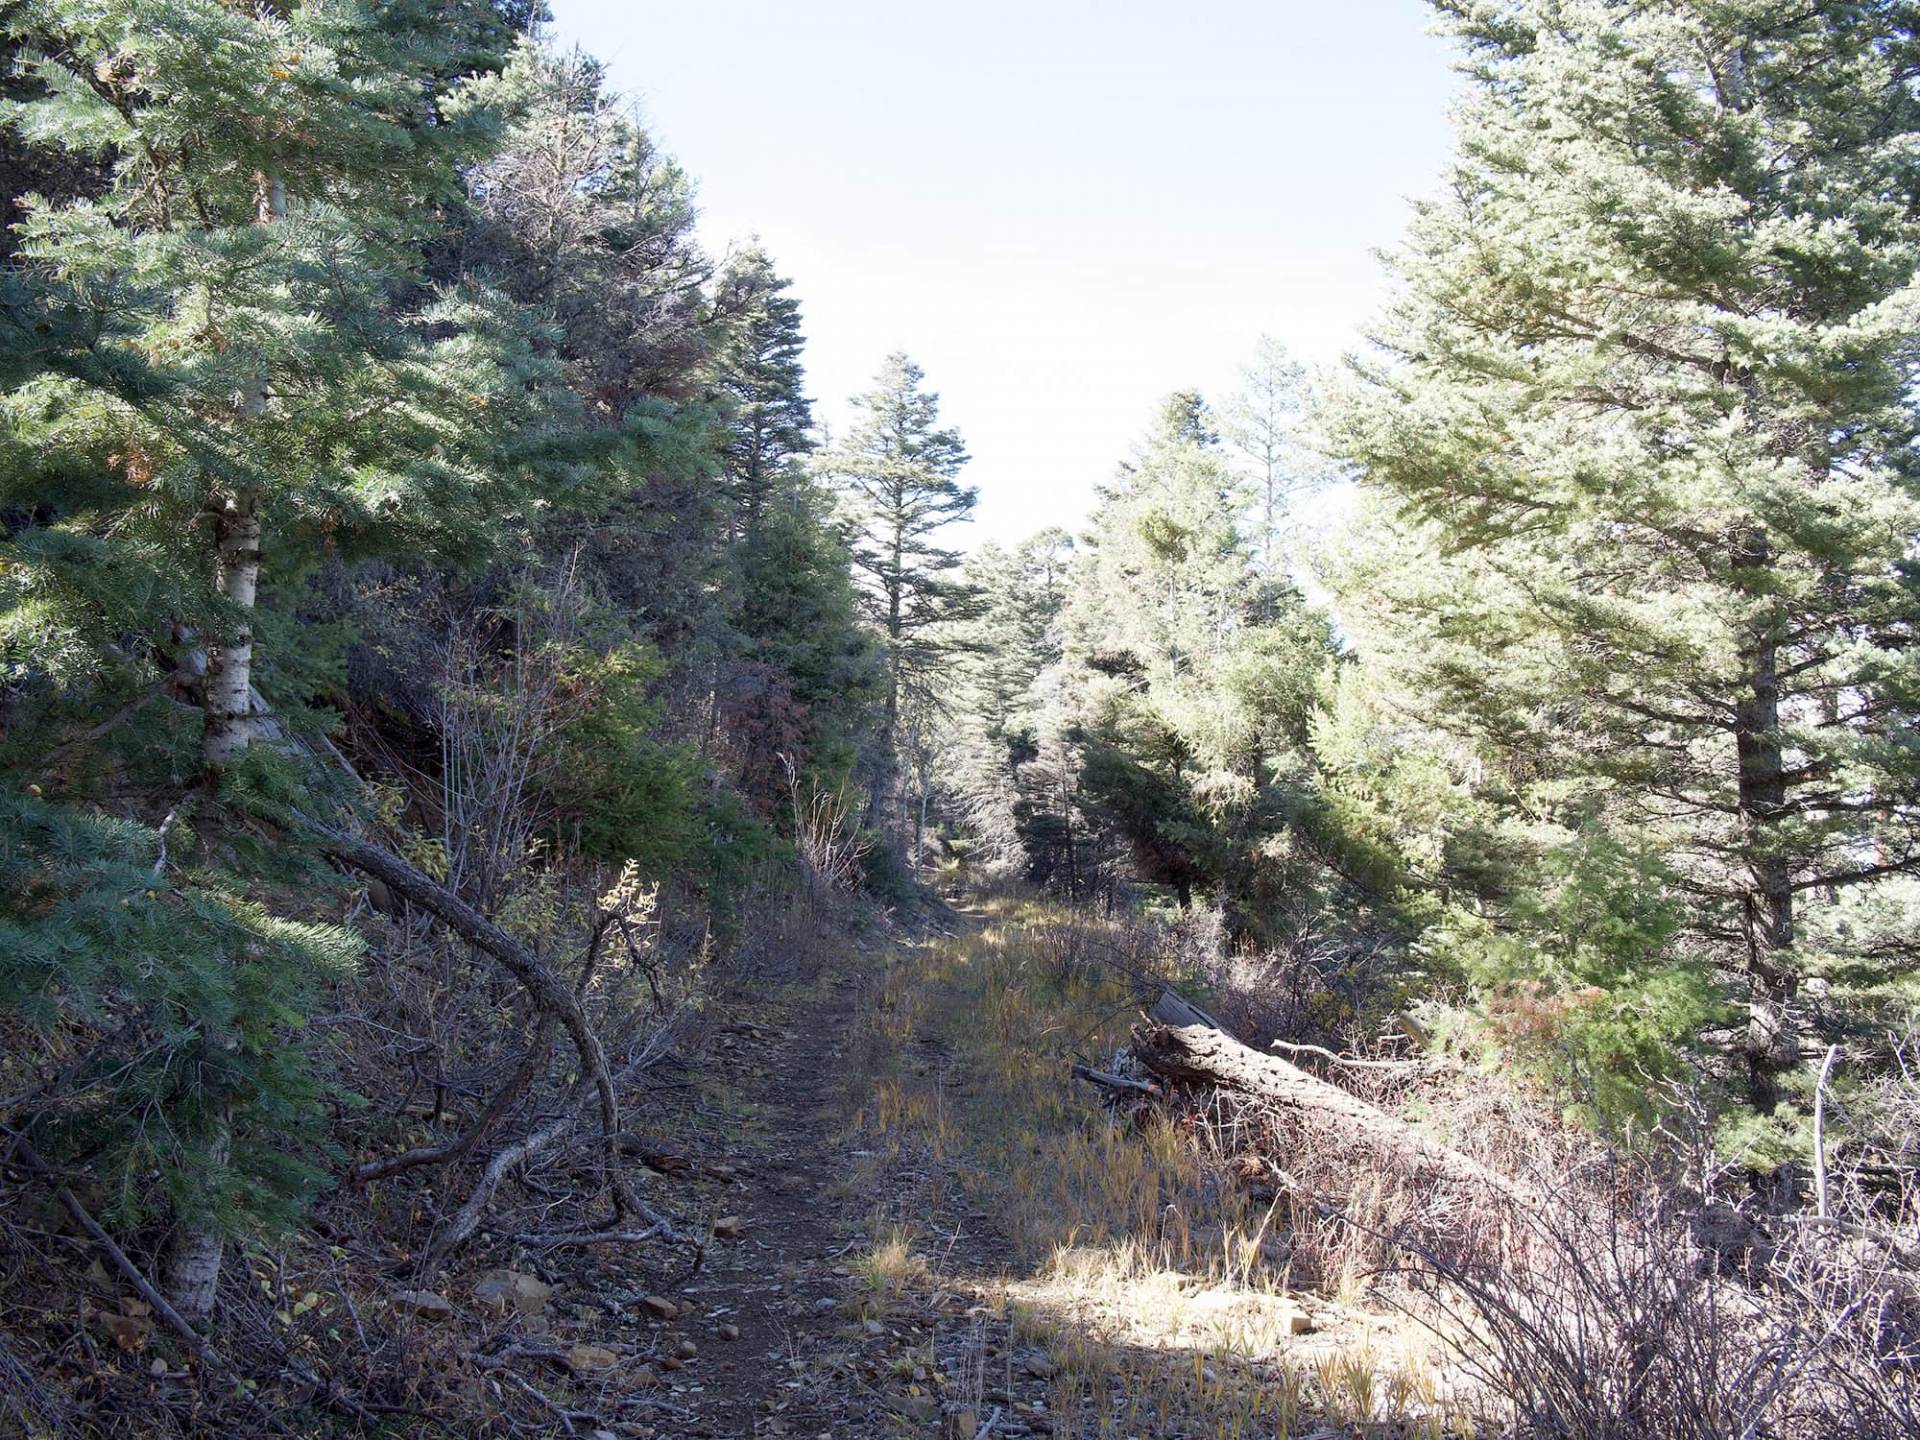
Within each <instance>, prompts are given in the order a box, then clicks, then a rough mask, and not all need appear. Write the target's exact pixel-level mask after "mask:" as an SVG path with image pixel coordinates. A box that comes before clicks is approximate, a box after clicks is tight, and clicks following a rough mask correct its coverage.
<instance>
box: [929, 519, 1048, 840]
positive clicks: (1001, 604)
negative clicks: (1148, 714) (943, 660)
mask: <svg viewBox="0 0 1920 1440" xmlns="http://www.w3.org/2000/svg"><path fill="white" fill-rule="evenodd" d="M1072 556H1073V541H1072V539H1071V538H1070V537H1069V536H1068V535H1067V533H1066V532H1065V531H1064V530H1059V529H1047V530H1042V531H1040V532H1039V533H1038V534H1035V535H1032V536H1030V537H1028V538H1027V539H1026V540H1023V541H1022V542H1020V544H1019V545H1017V546H1015V547H1014V548H1013V549H1012V550H1007V549H1005V548H1003V547H1001V546H1000V545H997V544H994V543H991V542H990V543H988V544H985V545H982V546H981V547H980V548H979V549H978V550H976V551H974V552H973V553H972V554H971V555H969V556H968V557H967V562H966V570H965V581H966V584H967V585H968V586H969V587H970V588H971V589H972V591H973V592H974V593H975V594H976V595H978V596H979V597H980V607H979V613H978V614H977V615H975V616H973V617H972V618H970V619H968V620H965V621H963V622H961V623H960V624H959V625H958V626H957V627H956V630H957V638H958V639H959V641H960V652H961V653H960V655H959V657H958V664H957V665H956V667H955V670H956V673H955V677H954V679H955V683H954V685H953V687H952V691H953V694H954V697H955V699H954V705H953V711H954V713H953V715H952V718H951V720H950V721H949V723H948V724H947V725H946V726H945V727H944V730H943V734H942V736H941V739H940V742H939V748H940V750H941V755H940V760H939V770H940V775H941V782H940V788H941V789H942V791H943V792H944V793H945V794H946V795H947V796H948V797H950V799H951V802H952V804H953V806H954V809H955V812H956V813H955V818H956V820H957V822H958V824H959V826H960V828H961V829H962V830H963V831H964V832H965V835H966V838H967V841H968V843H969V847H970V848H969V859H971V860H973V861H975V862H976V863H977V866H978V868H979V870H980V871H981V872H982V873H983V874H984V875H988V876H992V875H997V874H998V875H1003V874H1008V873H1016V874H1017V873H1020V872H1022V871H1026V872H1029V873H1031V872H1032V871H1033V870H1034V869H1035V866H1034V864H1033V861H1032V858H1031V857H1030V855H1029V853H1028V839H1027V835H1026V833H1025V832H1026V821H1027V817H1028V816H1029V815H1030V814H1032V813H1034V812H1035V808H1036V805H1037V806H1039V807H1040V808H1044V807H1045V806H1046V803H1047V801H1046V797H1045V796H1038V797H1036V796H1035V795H1033V794H1031V793H1030V790H1031V785H1030V783H1029V779H1028V777H1027V776H1026V774H1025V773H1024V771H1025V767H1026V766H1027V765H1028V764H1029V763H1030V762H1031V761H1033V760H1034V759H1037V758H1038V755H1039V746H1038V724H1039V717H1038V714H1037V707H1038V704H1039V697H1038V695H1037V694H1036V687H1037V685H1038V682H1039V679H1040V676H1041V674H1042V673H1043V672H1044V671H1046V670H1047V669H1048V668H1049V667H1051V666H1053V665H1055V664H1057V663H1058V662H1059V660H1060V630H1059V618H1060V612H1061V609H1062V607H1063V606H1064V605H1065V603H1066V598H1067V584H1068V576H1069V574H1070V573H1071V567H1072Z"/></svg>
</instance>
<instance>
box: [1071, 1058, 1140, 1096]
mask: <svg viewBox="0 0 1920 1440" xmlns="http://www.w3.org/2000/svg"><path fill="white" fill-rule="evenodd" d="M1073 1078H1074V1079H1076V1080H1085V1081H1086V1082H1087V1083H1088V1084H1090V1085H1098V1086H1099V1087H1100V1088H1101V1089H1103V1090H1124V1091H1130V1092H1132V1093H1134V1094H1138V1095H1152V1094H1154V1093H1156V1092H1157V1091H1158V1089H1159V1087H1158V1086H1156V1085H1154V1084H1153V1083H1152V1082H1151V1081H1148V1080H1131V1079H1129V1078H1128V1077H1126V1076H1125V1075H1114V1074H1110V1073H1109V1072H1107V1071H1105V1070H1096V1069H1094V1068H1093V1067H1092V1066H1091V1065H1080V1064H1076V1065H1075V1066H1074V1067H1073Z"/></svg>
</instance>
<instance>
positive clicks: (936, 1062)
mask: <svg viewBox="0 0 1920 1440" xmlns="http://www.w3.org/2000/svg"><path fill="white" fill-rule="evenodd" d="M982 919H983V923H981V924H980V925H978V926H977V927H976V928H974V929H972V930H971V931H970V932H969V933H965V934H962V935H961V936H959V937H958V938H955V939H952V940H943V941H938V942H934V943H930V944H928V945H925V946H923V947H920V948H919V949H917V950H909V951H905V952H903V953H902V954H900V955H899V956H897V957H896V959H895V960H894V961H893V968H892V969H891V970H890V971H889V972H888V973H887V974H885V975H884V976H883V977H881V979H880V981H879V983H878V985H877V988H876V991H875V994H874V1004H873V1006H872V1010H871V1013H870V1015H869V1017H868V1022H867V1025H866V1028H865V1032H864V1033H863V1034H862V1035H860V1036H858V1037H856V1039H855V1043H854V1044H853V1046H852V1055H853V1057H854V1062H855V1063H854V1068H853V1072H852V1073H851V1074H850V1075H849V1077H848V1085H847V1090H846V1096H847V1102H846V1117H845V1118H846V1126H847V1131H848V1135H849V1138H850V1139H852V1140H854V1141H856V1142H857V1147H856V1148H858V1149H861V1150H865V1151H867V1152H869V1158H868V1160H867V1161H866V1162H865V1163H866V1164H867V1165H868V1166H870V1167H873V1170H872V1172H871V1173H877V1171H878V1170H879V1169H880V1168H881V1167H884V1166H886V1165H888V1164H891V1163H893V1162H894V1161H895V1160H896V1159H897V1158H898V1157H899V1156H900V1155H901V1154H902V1153H903V1152H911V1153H912V1154H914V1155H915V1156H917V1157H922V1158H924V1159H925V1160H927V1161H929V1162H932V1163H931V1164H930V1166H929V1168H930V1169H931V1170H932V1172H933V1173H935V1174H945V1173H949V1172H950V1173H952V1174H954V1175H957V1176H960V1177H962V1184H963V1188H964V1189H965V1191H966V1198H967V1201H968V1202H969V1203H970V1204H971V1205H972V1206H974V1207H976V1208H978V1209H980V1210H983V1211H985V1212H987V1213H988V1214H990V1215H991V1216H992V1217H993V1220H994V1223H995V1224H996V1225H997V1226H998V1228H999V1229H1000V1230H1001V1231H1002V1232H1004V1233H1005V1235H1006V1236H1007V1238H1008V1239H1009V1240H1010V1241H1011V1242H1012V1248H1013V1251H1014V1254H1015V1256H1016V1257H1017V1260H1018V1264H1017V1265H1016V1266H1015V1268H1014V1270H1013V1272H1012V1273H1010V1274H1008V1275H1005V1276H1002V1277H995V1278H988V1277H977V1276H975V1277H962V1276H953V1275H942V1274H939V1273H938V1272H937V1269H936V1267H934V1266H933V1265H932V1264H931V1263H930V1262H929V1261H928V1260H926V1259H925V1258H923V1257H922V1255H921V1254H920V1253H919V1252H918V1251H917V1250H916V1248H915V1242H916V1237H915V1236H914V1234H913V1233H912V1230H911V1226H910V1223H896V1224H895V1225H894V1227H893V1228H890V1229H883V1228H880V1227H876V1229H875V1231H874V1233H875V1235H876V1236H877V1237H879V1238H877V1239H876V1241H875V1242H874V1244H873V1246H872V1247H871V1249H870V1250H869V1251H868V1253H867V1254H866V1255H865V1256H863V1257H862V1258H861V1260H860V1263H859V1267H858V1269H857V1271H856V1274H857V1276H858V1277H859V1279H860V1282H861V1283H860V1285H859V1294H860V1298H859V1301H858V1303H859V1304H861V1305H862V1306H863V1307H865V1308H866V1311H867V1312H871V1311H874V1310H878V1309H883V1308H884V1307H885V1305H886V1304H887V1303H888V1302H889V1301H890V1299H891V1298H892V1297H894V1296H897V1295H899V1294H901V1293H903V1292H906V1291H911V1290H913V1289H915V1288H916V1287H922V1286H924V1287H928V1288H931V1287H934V1286H936V1285H937V1286H944V1287H949V1288H952V1287H955V1286H961V1285H965V1284H967V1283H969V1281H971V1283H972V1285H973V1287H974V1288H975V1289H976V1291H977V1292H978V1293H979V1296H980V1298H981V1299H982V1300H983V1301H985V1302H986V1304H985V1309H984V1311H983V1313H984V1314H986V1315H988V1316H990V1317H992V1318H991V1319H990V1320H983V1321H981V1322H980V1323H982V1324H989V1323H992V1324H999V1323H1004V1324H1006V1325H1007V1326H1009V1327H1010V1328H1011V1332H1012V1336H1011V1338H1012V1339H1013V1341H1014V1342H1015V1343H1016V1344H1017V1345H1019V1346H1024V1347H1031V1348H1032V1349H1034V1350H1037V1351H1040V1352H1044V1354H1045V1356H1046V1364H1045V1365H1044V1366H1042V1367H1040V1368H1041V1369H1042V1370H1043V1371H1044V1370H1049V1369H1050V1371H1051V1374H1050V1375H1049V1376H1048V1377H1047V1378H1048V1379H1049V1381H1050V1389H1051V1395H1050V1402H1049V1411H1050V1414H1051V1418H1052V1424H1053V1433H1054V1434H1056V1435H1060V1436H1068V1435H1073V1436H1079V1435H1087V1436H1104V1435H1113V1436H1124V1435H1149V1434H1176V1433H1177V1434H1190V1435H1203V1436H1221V1437H1228V1436H1253V1435H1256V1434H1257V1435H1261V1436H1272V1435H1281V1436H1291V1435H1299V1434H1306V1433H1309V1432H1311V1431H1312V1430H1313V1429H1315V1428H1316V1427H1318V1428H1321V1429H1323V1430H1324V1429H1325V1428H1326V1427H1328V1426H1333V1427H1335V1428H1336V1433H1345V1434H1353V1435H1362V1434H1386V1433H1390V1432H1389V1431H1388V1430H1387V1429H1386V1428H1385V1425H1386V1423H1387V1422H1389V1421H1392V1422H1396V1423H1397V1424H1398V1425H1399V1427H1400V1428H1399V1429H1398V1430H1396V1431H1393V1432H1391V1433H1402V1434H1409V1435H1430V1436H1433V1437H1436V1440H1437V1437H1440V1436H1442V1435H1458V1434H1462V1433H1466V1431H1467V1429H1468V1427H1469V1425H1470V1422H1469V1421H1468V1420H1467V1419H1466V1418H1465V1417H1464V1416H1461V1415H1455V1414H1453V1413H1451V1412H1450V1410H1449V1408H1448V1405H1447V1401H1446V1397H1445V1396H1444V1395H1443V1393H1442V1391H1443V1386H1442V1385H1441V1383H1440V1380H1439V1378H1438V1375H1437V1371H1436V1367H1435V1362H1434V1359H1433V1356H1432V1353H1431V1350H1430V1347H1429V1346H1428V1345H1427V1343H1426V1342H1425V1340H1424V1338H1423V1337H1422V1336H1420V1335H1419V1334H1418V1333H1409V1332H1408V1330H1407V1328H1406V1327H1405V1326H1396V1325H1392V1324H1390V1323H1386V1322H1384V1321H1383V1320H1381V1319H1380V1318H1379V1317H1373V1318H1369V1317H1366V1316H1355V1315H1350V1314H1346V1313H1344V1311H1343V1309H1342V1307H1343V1306H1345V1307H1353V1306H1357V1305H1359V1304H1360V1303H1361V1302H1363V1301H1364V1299H1365V1290H1366V1283H1365V1276H1364V1273H1363V1269H1362V1267H1361V1266H1360V1265H1359V1264H1358V1262H1357V1261H1356V1262H1355V1263H1354V1264H1352V1265H1351V1266H1350V1267H1349V1268H1348V1270H1347V1272H1346V1273H1345V1274H1343V1275H1342V1276H1341V1277H1340V1285H1339V1287H1338V1288H1339V1290H1340V1292H1341V1293H1340V1295H1339V1296H1338V1297H1337V1302H1336V1300H1334V1299H1332V1298H1329V1297H1303V1296H1300V1295H1297V1294H1295V1293H1294V1292H1293V1290H1292V1287H1291V1277H1290V1275H1289V1273H1288V1267H1287V1262H1286V1253H1287V1252H1286V1249H1285V1246H1284V1244H1281V1243H1279V1242H1280V1239H1281V1237H1280V1236H1279V1235H1278V1234H1276V1228H1277V1227H1276V1217H1275V1215H1274V1214H1273V1213H1272V1208H1271V1207H1269V1206H1266V1205H1258V1204H1250V1203H1249V1202H1248V1201H1247V1199H1246V1197H1245V1192H1244V1190H1243V1189H1242V1188H1241V1187H1239V1186H1238V1185H1235V1184H1233V1183H1231V1182H1230V1181H1229V1180H1228V1179H1227V1178H1226V1177H1224V1176H1223V1175H1221V1174H1219V1173H1217V1171H1216V1168H1215V1167H1214V1166H1213V1165H1212V1164H1211V1163H1210V1162H1209V1160H1208V1157H1207V1155H1206V1152H1205V1149H1204V1147H1203V1146H1202V1145H1200V1144H1199V1143H1197V1140H1196V1137H1195V1136H1194V1135H1193V1134H1191V1133H1189V1132H1188V1131H1187V1130H1184V1129H1183V1128H1182V1127H1181V1126H1180V1125H1178V1124H1176V1123H1169V1122H1168V1121H1166V1120H1165V1119H1163V1118H1158V1117H1152V1118H1148V1119H1146V1120H1144V1121H1143V1123H1141V1124H1139V1125H1130V1124H1121V1123H1115V1122H1114V1121H1112V1120H1110V1119H1109V1118H1108V1117H1107V1116H1106V1115H1105V1113H1104V1112H1103V1111H1102V1110H1101V1107H1100V1106H1099V1104H1098V1103H1097V1100H1096V1099H1095V1097H1094V1096H1093V1095H1092V1094H1091V1093H1090V1092H1089V1091H1086V1090H1084V1089H1078V1088H1070V1086H1069V1082H1068V1080H1067V1075H1068V1067H1069V1065H1070V1063H1071V1061H1072V1059H1073V1058H1074V1057H1075V1056H1076V1055H1079V1056H1084V1057H1088V1058H1092V1059H1095V1060H1096V1061H1098V1060H1104V1059H1105V1058H1106V1057H1107V1056H1109V1055H1110V1054H1111V1053H1112V1052H1113V1050H1114V1049H1115V1047H1116V1046H1117V1045H1119V1044H1121V1043H1122V1042H1124V1040H1125V1038H1126V1034H1127V1030H1128V1027H1129V1025H1130V1024H1131V1022H1132V1019H1133V1017H1134V1006H1133V1003H1132V1002H1133V997H1132V995H1131V994H1130V992H1129V989H1128V988H1127V986H1126V985H1124V984H1122V983H1120V982H1119V981H1118V980H1116V979H1114V978H1112V977H1110V976H1103V975H1100V974H1094V975H1092V976H1089V975H1087V974H1084V973H1062V972H1063V970H1064V969H1065V968H1066V967H1063V966H1061V965H1060V964H1059V963H1057V960H1056V958H1055V957H1056V956H1057V955H1058V954H1059V948H1058V946H1057V944H1056V943H1054V939H1053V937H1054V936H1056V935H1057V931H1058V927H1059V926H1060V925H1061V924H1063V923H1065V922H1064V917H1063V916H1062V915H1061V913H1060V912H1058V911H1051V910H1048V909H1045V908H1043V907H1039V906H1034V905H1030V904H1025V903H1015V902H995V903H994V904H992V905H990V906H988V907H987V908H986V911H985V914H984V916H983V917H982ZM1075 923H1079V924H1089V923H1092V922H1087V921H1084V920H1079V921H1076V922H1075ZM942 1162H950V1163H942ZM869 1178H870V1173H869V1174H867V1175H855V1176H852V1177H849V1180H848V1181H847V1183H848V1185H849V1186H855V1185H863V1184H864V1183H865V1182H866V1180H867V1179H869ZM941 1183H944V1182H941ZM1371 1198H1372V1200H1373V1203H1374V1204H1375V1206H1376V1208H1377V1207H1378V1206H1380V1205H1383V1204H1387V1203H1388V1198H1389V1197H1386V1196H1375V1197H1371ZM1303 1310H1305V1311H1310V1312H1313V1314H1314V1316H1315V1318H1316V1319H1317V1320H1319V1321H1320V1322H1321V1324H1320V1325H1319V1326H1317V1327H1316V1331H1315V1333H1310V1334H1294V1333H1293V1329H1294V1325H1295V1317H1296V1316H1297V1315H1298V1314H1300V1313H1301V1312H1302V1311H1303ZM972 1363H974V1362H968V1364H972ZM958 1368H959V1369H960V1370H962V1371H966V1370H967V1368H968V1365H967V1364H963V1365H961V1366H959V1367H958ZM976 1368H977V1366H976ZM976 1380H977V1381H979V1382H980V1383H984V1377H983V1376H978V1377H976Z"/></svg>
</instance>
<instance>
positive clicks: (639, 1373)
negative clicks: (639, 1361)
mask: <svg viewBox="0 0 1920 1440" xmlns="http://www.w3.org/2000/svg"><path fill="white" fill-rule="evenodd" d="M627 1379H628V1380H630V1381H631V1382H633V1384H635V1385H658V1384H659V1383H660V1377H659V1376H658V1375H656V1374H654V1372H653V1367H652V1366H651V1365H642V1366H641V1367H640V1368H639V1369H638V1370H635V1371H633V1372H632V1373H631V1374H629V1375H628V1376H627Z"/></svg>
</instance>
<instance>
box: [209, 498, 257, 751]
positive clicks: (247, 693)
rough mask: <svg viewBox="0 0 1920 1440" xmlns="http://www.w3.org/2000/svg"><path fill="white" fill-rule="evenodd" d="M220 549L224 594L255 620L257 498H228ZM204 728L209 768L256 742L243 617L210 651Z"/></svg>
mask: <svg viewBox="0 0 1920 1440" xmlns="http://www.w3.org/2000/svg"><path fill="white" fill-rule="evenodd" d="M215 517H216V519H215V524H216V538H217V542H218V545H219V576H218V583H219V587H220V593H221V594H222V595H225V596H226V597H227V599H228V600H230V601H232V602H233V604H234V606H235V607H236V608H238V609H239V610H240V611H242V612H243V615H247V616H250V615H251V612H252V610H253V606H254V597H255V594H256V592H257V591H258V589H259V584H260V510H259V503H258V501H257V500H256V499H255V498H254V497H252V496H233V497H229V498H228V499H227V500H226V501H225V502H224V503H222V504H221V505H220V507H219V508H218V509H217V510H216V511H215ZM202 704H203V706H204V707H205V708H204V715H205V719H204V728H203V729H202V732H201V739H200V755H201V758H202V759H203V760H205V761H206V763H207V767H208V768H209V769H212V770H218V769H220V768H222V767H223V766H225V765H228V764H230V763H231V762H232V761H233V760H235V759H236V758H237V757H238V756H239V755H240V753H241V752H242V751H244V750H245V749H246V748H247V746H248V745H249V744H250V743H252V741H253V738H254V734H255V731H256V729H257V728H258V725H257V722H256V720H255V718H254V715H253V622H252V620H251V619H250V618H243V619H241V620H240V621H239V623H238V624H237V625H236V626H235V627H234V630H233V633H232V634H231V635H230V636H229V637H228V638H227V639H226V640H224V641H222V642H221V643H219V644H217V645H210V646H208V647H207V677H206V694H205V699H204V700H203V701H202Z"/></svg>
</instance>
